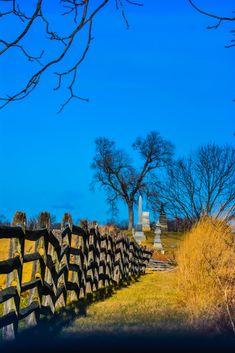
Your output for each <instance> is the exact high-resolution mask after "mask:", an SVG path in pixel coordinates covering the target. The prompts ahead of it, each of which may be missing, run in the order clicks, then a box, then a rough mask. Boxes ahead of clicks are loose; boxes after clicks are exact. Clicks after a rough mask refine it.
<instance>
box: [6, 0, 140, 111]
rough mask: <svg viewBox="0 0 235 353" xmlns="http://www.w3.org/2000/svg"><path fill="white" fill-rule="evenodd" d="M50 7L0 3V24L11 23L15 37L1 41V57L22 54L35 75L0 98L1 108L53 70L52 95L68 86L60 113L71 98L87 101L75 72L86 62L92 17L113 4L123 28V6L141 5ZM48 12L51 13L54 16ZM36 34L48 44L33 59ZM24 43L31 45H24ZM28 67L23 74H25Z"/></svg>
mask: <svg viewBox="0 0 235 353" xmlns="http://www.w3.org/2000/svg"><path fill="white" fill-rule="evenodd" d="M50 3H51V1H48V0H34V1H30V4H29V2H28V1H23V0H0V20H3V19H5V21H6V23H10V24H12V23H14V26H13V27H14V31H12V33H14V35H13V36H11V38H8V37H9V33H6V34H5V35H4V36H2V38H1V39H0V56H1V55H4V54H6V52H8V51H10V50H15V55H16V57H17V55H19V52H21V54H23V55H24V57H25V59H26V60H27V65H34V66H33V67H34V73H33V74H32V75H31V77H30V78H29V79H28V80H27V79H26V82H24V83H22V87H21V88H20V89H19V90H18V91H16V92H15V93H13V94H11V95H9V94H7V95H6V96H5V97H1V98H0V100H1V102H2V104H1V108H3V107H5V106H6V105H8V104H9V103H11V102H13V101H19V100H22V99H24V98H25V97H27V96H28V95H29V94H30V93H31V92H32V91H33V90H34V89H35V88H36V87H37V86H38V85H39V83H40V81H41V78H42V76H43V75H45V74H46V73H47V72H48V71H49V70H50V69H52V68H53V69H54V70H55V71H54V75H56V77H57V79H58V81H57V85H56V87H54V90H55V91H56V90H59V89H61V88H62V86H64V81H65V80H64V79H65V77H68V82H69V84H68V86H67V89H68V91H69V96H68V98H67V99H66V100H65V102H64V103H63V104H62V105H61V107H60V109H59V112H61V111H62V110H63V109H64V107H65V106H66V104H68V103H69V102H70V101H71V99H73V98H77V99H80V100H85V101H88V99H87V98H83V97H81V96H79V95H77V94H76V93H75V92H74V88H75V83H76V82H77V72H78V68H79V66H80V64H81V63H82V62H83V60H84V59H85V57H86V55H87V52H88V50H89V47H90V44H91V41H92V39H93V38H92V28H93V20H94V18H95V16H96V15H97V14H98V13H99V12H100V11H101V10H102V9H103V8H104V7H105V6H106V5H107V4H108V3H114V4H116V8H117V9H120V10H121V12H122V16H123V18H124V20H125V22H126V25H127V26H129V25H128V22H127V19H126V15H125V7H124V5H125V4H131V5H139V6H141V5H142V4H139V3H137V2H133V1H129V0H103V1H91V0H54V1H53V8H52V5H49V4H50ZM50 10H51V11H53V16H52V15H51V13H50ZM54 16H55V17H58V18H59V22H58V23H57V24H56V23H55V22H54V21H53V17H54ZM15 29H16V30H15ZM35 30H36V31H40V33H41V34H43V35H44V36H45V38H46V40H47V43H46V44H45V46H44V47H43V48H41V50H40V51H39V52H38V53H37V54H36V55H35V54H34V53H33V52H34V48H35V44H36V43H35V36H34V34H35ZM84 32H85V33H86V34H85V35H86V41H85V43H84V44H83V47H81V45H82V44H81V43H79V44H78V45H79V49H80V51H79V50H76V51H72V49H73V46H74V44H77V38H79V39H80V40H81V37H82V36H83V35H84V34H82V33H84ZM26 40H28V42H29V43H30V45H26V44H25V43H26ZM55 45H56V47H55ZM74 53H75V54H74ZM68 58H69V59H70V60H69V62H70V63H69V64H67V63H66V64H65V65H64V66H63V69H62V70H61V69H60V70H59V69H58V68H57V67H58V64H59V63H60V62H63V61H64V60H65V59H68ZM63 64H64V63H63ZM27 65H26V67H25V68H24V70H23V71H26V70H27V68H28V66H27Z"/></svg>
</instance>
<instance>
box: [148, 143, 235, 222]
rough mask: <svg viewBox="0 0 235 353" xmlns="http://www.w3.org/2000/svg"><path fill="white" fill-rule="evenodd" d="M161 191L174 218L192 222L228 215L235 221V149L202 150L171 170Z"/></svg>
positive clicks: (212, 145) (210, 148) (206, 147)
mask: <svg viewBox="0 0 235 353" xmlns="http://www.w3.org/2000/svg"><path fill="white" fill-rule="evenodd" d="M157 187H158V188H159V185H158V186H157ZM160 189H161V190H160V192H161V198H162V200H164V202H166V207H167V208H168V212H169V213H171V215H172V216H174V217H185V218H186V219H188V220H190V222H191V223H193V222H195V221H196V220H199V219H200V218H201V217H202V216H205V215H209V216H211V215H213V216H215V217H220V216H224V215H227V216H228V219H233V218H234V217H235V148H234V147H232V146H228V145H225V146H218V145H216V144H208V145H205V146H202V147H200V148H199V149H198V150H197V151H196V152H195V153H193V154H191V155H190V156H189V157H187V158H183V159H179V160H177V161H176V162H175V163H174V164H173V165H172V167H170V168H168V173H167V178H166V181H165V182H163V183H162V184H161V186H160ZM158 192H159V190H158ZM157 196H158V194H157ZM152 202H154V193H153V194H152Z"/></svg>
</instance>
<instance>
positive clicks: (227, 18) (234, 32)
mask: <svg viewBox="0 0 235 353" xmlns="http://www.w3.org/2000/svg"><path fill="white" fill-rule="evenodd" d="M188 1H189V3H190V5H191V6H192V7H193V8H194V9H195V10H197V11H198V12H199V13H201V14H202V15H205V16H208V17H211V18H214V19H215V20H217V22H216V24H215V25H212V26H208V27H207V28H208V29H217V28H218V27H219V26H220V25H221V24H222V23H223V22H225V21H228V22H234V21H235V16H222V15H218V14H215V13H213V12H208V11H205V10H203V9H201V8H200V7H199V6H198V5H197V4H196V3H195V1H192V0H188ZM232 12H233V13H234V11H232ZM231 33H232V35H233V36H234V35H235V30H234V29H232V30H231ZM230 43H231V44H228V45H225V48H231V47H234V46H235V39H232V40H231V41H230Z"/></svg>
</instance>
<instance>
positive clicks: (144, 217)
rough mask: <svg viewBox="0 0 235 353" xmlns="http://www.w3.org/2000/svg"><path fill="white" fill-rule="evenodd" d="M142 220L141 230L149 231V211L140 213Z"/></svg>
mask: <svg viewBox="0 0 235 353" xmlns="http://www.w3.org/2000/svg"><path fill="white" fill-rule="evenodd" d="M142 222H143V229H142V230H143V232H150V230H151V228H150V215H149V212H143V213H142Z"/></svg>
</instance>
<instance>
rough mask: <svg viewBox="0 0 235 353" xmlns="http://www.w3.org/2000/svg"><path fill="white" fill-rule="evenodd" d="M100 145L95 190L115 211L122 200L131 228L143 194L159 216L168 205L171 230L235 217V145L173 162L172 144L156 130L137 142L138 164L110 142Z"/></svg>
mask: <svg viewBox="0 0 235 353" xmlns="http://www.w3.org/2000/svg"><path fill="white" fill-rule="evenodd" d="M95 146H96V152H95V156H94V160H93V163H92V169H93V171H94V174H93V186H94V185H97V184H98V185H99V186H100V187H101V188H102V189H103V190H104V191H105V193H106V201H107V203H108V204H109V206H110V207H111V210H112V211H113V212H115V211H117V205H118V202H119V201H120V200H121V201H123V202H124V203H125V204H126V206H127V209H128V229H132V227H133V225H134V205H135V204H136V202H137V198H138V196H139V195H140V194H141V195H142V196H145V197H146V199H147V200H148V205H149V207H150V208H151V209H152V210H153V211H154V213H156V212H158V210H159V207H160V204H162V203H163V204H165V210H166V212H167V214H168V215H169V216H170V217H171V228H175V229H182V228H183V229H185V228H188V227H190V226H191V225H192V224H193V223H195V222H196V221H198V220H200V219H201V218H202V217H203V216H207V215H208V216H214V217H216V218H219V217H225V218H227V219H228V220H232V219H234V218H235V148H234V147H233V146H230V145H223V146H220V145H217V144H215V143H209V144H206V145H203V146H201V147H199V148H198V149H197V150H196V151H195V152H193V153H191V154H189V155H188V156H186V157H183V158H178V159H174V158H173V151H174V148H173V144H172V143H171V142H169V141H167V140H165V139H164V138H162V137H161V136H160V134H159V133H158V132H156V131H154V132H151V133H149V134H147V136H146V137H145V138H137V139H136V141H135V142H134V144H133V147H134V149H135V150H136V151H137V152H138V155H137V158H136V160H135V163H134V162H133V161H132V160H131V158H130V157H129V156H128V154H127V153H126V151H123V150H121V149H117V148H116V145H115V143H114V142H113V141H110V140H109V139H107V138H103V137H100V138H98V139H97V140H96V141H95ZM136 166H138V167H136Z"/></svg>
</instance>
